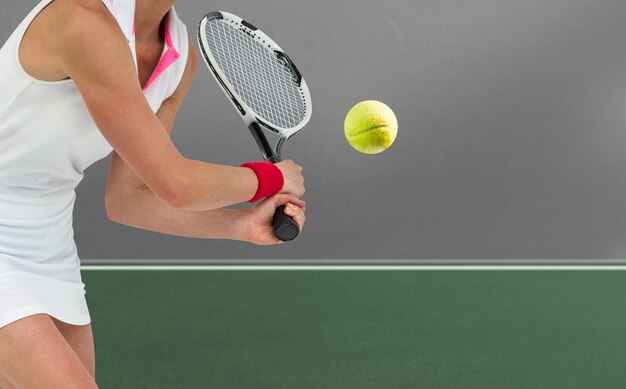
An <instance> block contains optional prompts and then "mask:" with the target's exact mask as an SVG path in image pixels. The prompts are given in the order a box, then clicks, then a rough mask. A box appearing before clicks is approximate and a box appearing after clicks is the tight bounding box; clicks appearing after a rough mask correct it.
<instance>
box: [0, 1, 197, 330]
mask: <svg viewBox="0 0 626 389" xmlns="http://www.w3.org/2000/svg"><path fill="white" fill-rule="evenodd" d="M52 1H53V0H44V1H42V2H41V3H39V5H37V6H36V7H35V9H34V10H33V11H32V12H31V13H30V14H29V15H28V16H27V17H26V19H25V20H24V21H23V22H22V23H21V24H20V25H19V26H18V27H17V29H16V30H15V32H14V33H13V34H12V35H11V37H10V38H9V39H8V41H7V42H6V44H5V45H4V46H3V47H2V49H0V327H1V326H2V324H3V323H2V321H3V320H4V322H5V323H6V322H8V320H13V319H15V317H17V316H16V315H17V314H16V313H15V312H18V313H19V312H21V313H20V314H23V313H24V312H25V311H24V310H25V309H26V310H28V309H30V310H32V311H36V312H39V311H43V312H53V313H55V315H57V316H56V317H57V318H65V319H66V321H67V322H73V323H86V322H88V312H87V310H86V306H85V303H84V298H83V294H84V290H83V284H82V283H81V277H80V261H79V258H78V254H77V250H76V245H75V243H74V237H73V232H74V231H73V229H72V212H73V207H74V199H75V191H74V189H75V188H76V186H77V185H78V184H79V183H80V181H81V179H82V178H83V172H84V170H85V169H86V168H87V167H89V166H90V165H91V164H93V163H94V162H96V161H98V160H99V159H102V158H104V157H106V156H107V155H108V154H110V153H111V151H112V148H111V146H110V145H109V144H108V143H107V141H106V139H105V138H104V137H103V136H102V134H101V133H100V131H99V130H98V128H97V127H96V125H95V124H94V122H93V120H92V118H91V116H90V114H89V112H88V110H87V107H86V106H85V103H84V101H83V99H82V97H81V95H80V93H79V91H78V89H77V88H76V85H75V84H74V82H73V81H72V80H65V81H58V82H45V81H40V80H36V79H34V78H33V77H31V76H30V75H28V74H27V73H26V72H25V71H24V69H23V68H22V66H21V65H20V62H19V59H18V48H19V45H20V42H21V41H22V37H23V35H24V33H25V31H26V29H27V28H28V26H29V25H30V23H31V22H32V20H33V19H34V18H35V17H36V16H37V14H38V13H39V12H40V11H41V10H42V9H43V8H44V7H46V6H47V5H48V4H50V3H51V2H52ZM103 2H104V4H105V6H106V7H107V8H108V9H109V10H110V11H111V14H112V15H113V16H114V17H115V19H116V20H117V22H118V23H119V25H120V28H121V30H122V31H123V33H124V35H125V36H126V38H127V40H128V43H129V45H130V47H131V49H132V51H133V54H134V53H135V50H134V47H135V39H134V28H133V25H134V23H133V21H134V10H135V0H103ZM166 18H167V19H166V22H167V23H166V27H167V28H166V34H165V45H164V50H163V55H162V57H161V60H160V62H159V65H158V67H157V69H156V70H155V72H154V74H153V75H152V77H151V78H150V82H149V83H148V84H147V85H146V87H145V88H144V95H145V96H146V99H147V100H148V102H149V104H150V106H151V107H152V109H153V110H154V111H155V112H156V111H157V110H158V109H159V107H160V106H161V104H162V102H163V101H164V100H165V99H167V98H168V97H169V96H171V95H172V93H174V91H175V90H176V88H177V87H178V84H179V83H180V80H181V79H182V76H183V73H184V71H185V67H186V63H187V54H188V49H189V47H188V42H189V41H188V36H187V30H186V28H185V26H184V24H183V23H182V22H181V21H180V20H179V19H178V17H177V16H176V12H175V10H174V9H173V8H172V10H171V11H170V12H169V13H168V15H167V16H166ZM135 60H136V58H135ZM17 286H19V288H18V289H19V291H20V292H19V293H18V292H16V291H17V290H18V289H16V288H17ZM3 288H4V289H3ZM13 294H15V295H16V296H15V297H12V296H13ZM18 295H19V296H18ZM7 296H8V297H7ZM61 299H64V300H61ZM72 302H73V303H72ZM41 307H44V308H41ZM41 309H43V310H41ZM7 312H13V313H12V314H7ZM3 314H4V316H3ZM7 317H8V319H7Z"/></svg>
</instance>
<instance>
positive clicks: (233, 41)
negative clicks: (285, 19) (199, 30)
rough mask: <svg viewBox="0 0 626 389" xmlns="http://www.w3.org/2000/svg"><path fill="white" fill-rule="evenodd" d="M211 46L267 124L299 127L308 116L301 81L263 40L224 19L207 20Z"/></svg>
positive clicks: (226, 72) (237, 85) (222, 65)
mask: <svg viewBox="0 0 626 389" xmlns="http://www.w3.org/2000/svg"><path fill="white" fill-rule="evenodd" d="M205 33H206V38H207V41H208V43H209V49H210V50H211V53H212V54H213V57H214V58H215V60H216V61H217V64H218V66H219V67H220V68H221V69H222V71H223V72H224V74H225V75H226V77H227V79H228V81H230V83H231V84H232V86H233V88H234V89H235V92H236V93H237V94H238V95H239V96H240V97H241V99H242V100H243V101H244V103H246V105H248V106H249V107H250V108H251V109H252V110H253V111H255V113H257V114H258V115H259V116H260V117H261V118H262V119H264V120H265V121H267V122H268V124H270V125H273V126H277V127H279V128H284V129H290V128H294V127H297V126H298V125H299V124H300V123H302V121H303V120H304V118H305V116H306V107H305V103H304V101H303V98H302V93H301V90H300V87H299V86H298V84H297V83H296V82H295V81H294V80H293V77H292V73H291V71H290V70H289V69H287V67H286V65H285V64H283V63H282V62H281V61H280V60H278V58H277V56H276V54H275V53H274V52H273V51H272V50H268V49H267V48H266V47H265V45H263V43H262V42H260V41H258V40H257V39H255V38H253V37H251V36H249V35H247V34H246V33H244V32H242V31H240V30H238V29H237V28H235V27H234V26H231V25H229V24H228V23H227V22H225V21H223V20H213V21H210V22H209V23H207V28H206V30H205Z"/></svg>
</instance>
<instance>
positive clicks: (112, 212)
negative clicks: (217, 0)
mask: <svg viewBox="0 0 626 389" xmlns="http://www.w3.org/2000/svg"><path fill="white" fill-rule="evenodd" d="M190 47H192V46H191V42H190ZM197 66H198V55H197V54H196V52H195V51H190V52H189V58H188V60H187V65H186V68H185V73H184V75H183V78H182V80H181V82H180V84H179V86H178V88H177V89H176V92H174V94H173V95H172V96H170V97H169V98H168V99H167V100H166V101H164V102H163V104H162V105H161V108H160V109H159V111H158V112H157V117H158V118H159V120H160V121H161V123H162V124H163V127H164V128H165V130H166V131H167V132H168V133H171V132H172V129H173V126H174V121H175V119H176V113H177V111H178V109H179V108H180V106H181V104H182V103H183V101H184V99H185V97H186V95H187V93H188V92H189V89H190V88H191V84H192V81H193V79H194V76H195V73H196V70H197ZM277 200H278V202H279V205H282V203H280V201H281V200H282V201H287V200H289V197H283V198H279V199H277ZM105 204H106V209H107V214H108V216H109V218H110V219H111V220H113V221H115V222H117V223H120V224H124V225H129V226H132V227H136V228H141V229H145V230H149V231H154V232H159V233H163V234H168V235H176V236H184V237H189V238H203V239H210V238H217V239H233V240H244V241H252V242H254V243H276V242H275V241H274V237H273V236H272V235H271V231H270V234H267V233H265V231H264V228H262V227H263V226H262V223H260V224H261V228H259V223H255V220H258V219H262V218H260V217H256V218H255V217H254V216H255V215H258V213H259V209H256V211H251V210H230V209H217V210H211V211H204V212H194V211H186V210H184V209H176V208H173V207H171V206H169V205H168V204H165V203H164V202H163V201H161V200H160V199H158V198H157V196H155V195H154V193H153V192H152V190H151V189H150V188H149V187H148V186H147V185H145V184H144V182H143V181H142V180H141V179H140V178H139V177H138V176H137V175H136V174H135V173H134V172H133V171H132V169H131V168H130V167H129V166H128V165H127V164H126V163H125V162H124V160H123V159H122V158H121V157H120V156H119V155H118V154H117V153H116V152H113V157H112V159H111V165H110V168H109V176H108V181H107V188H106V195H105ZM291 204H300V205H302V203H299V202H298V200H297V199H292V202H291ZM291 216H296V217H297V218H298V219H296V221H298V222H299V223H300V225H301V227H302V226H303V225H304V210H303V209H302V208H300V207H299V206H295V207H294V209H292V214H291ZM270 217H271V215H269V216H268V217H267V218H268V220H269V218H270Z"/></svg>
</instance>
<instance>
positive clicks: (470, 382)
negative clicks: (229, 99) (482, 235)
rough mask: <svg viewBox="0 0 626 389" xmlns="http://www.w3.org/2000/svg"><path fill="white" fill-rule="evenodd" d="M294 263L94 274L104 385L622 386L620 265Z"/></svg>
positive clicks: (624, 309) (89, 274)
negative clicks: (361, 264)
mask: <svg viewBox="0 0 626 389" xmlns="http://www.w3.org/2000/svg"><path fill="white" fill-rule="evenodd" d="M285 264H286V263H285V262H281V263H280V264H262V265H259V266H257V265H255V266H252V267H251V266H247V265H250V263H248V264H247V265H246V264H243V263H235V264H233V263H230V264H227V263H222V264H217V263H211V264H209V265H202V266H200V267H191V268H188V267H187V266H188V265H189V263H184V264H181V265H182V266H180V267H174V268H172V267H168V266H165V267H163V266H162V264H159V265H160V267H156V268H155V267H151V266H153V265H154V264H148V263H142V264H136V265H138V266H136V267H128V265H131V264H129V263H126V264H124V265H122V266H120V264H119V263H118V264H115V265H110V264H109V265H107V266H102V267H101V266H95V265H97V264H95V263H89V264H86V265H85V266H84V269H83V280H84V282H85V283H86V285H87V298H88V301H89V304H90V309H91V314H92V319H93V323H94V324H93V325H94V334H95V338H96V349H97V355H98V360H97V367H98V372H97V379H98V382H99V385H100V387H102V388H272V389H274V388H299V389H308V388H328V389H330V388H338V389H339V388H341V389H345V388H361V389H364V388H402V389H406V388H464V389H467V388H551V389H554V388H618V387H624V386H626V374H625V373H624V368H623V367H624V365H625V364H626V272H623V271H619V270H626V266H624V265H621V264H618V265H614V264H606V263H602V264H599V265H598V264H580V263H573V264H563V263H557V264H552V265H551V264H546V263H543V264H538V265H532V266H529V265H528V264H521V265H520V264H512V263H507V264H505V265H502V264H500V265H496V266H492V265H493V264H487V266H486V267H485V266H482V267H481V266H479V264H472V265H467V264H458V263H457V264H452V263H443V264H442V263H432V264H425V263H420V264H415V265H407V264H396V265H398V266H401V267H394V264H389V263H384V262H383V263H376V264H372V263H368V264H366V265H364V266H362V267H358V266H357V267H353V266H352V265H351V266H352V267H349V268H347V267H345V266H344V265H345V264H343V265H341V266H340V265H338V264H331V265H329V266H325V267H316V266H315V263H312V262H310V263H306V264H304V265H303V264H302V262H297V263H291V264H288V266H285ZM220 265H228V267H225V268H220V267H219V266H220ZM309 265H311V266H309ZM589 265H591V266H589ZM302 266H304V267H302ZM337 266H339V267H337ZM623 266H624V267H623ZM333 267H335V268H333ZM155 269H156V270H155ZM609 269H610V270H609ZM603 270H607V271H603Z"/></svg>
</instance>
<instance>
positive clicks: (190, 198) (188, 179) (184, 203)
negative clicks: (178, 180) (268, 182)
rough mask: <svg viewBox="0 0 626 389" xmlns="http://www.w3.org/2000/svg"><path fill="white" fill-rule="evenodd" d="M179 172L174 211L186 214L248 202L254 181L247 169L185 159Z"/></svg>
mask: <svg viewBox="0 0 626 389" xmlns="http://www.w3.org/2000/svg"><path fill="white" fill-rule="evenodd" d="M183 163H184V166H183V167H181V168H180V169H179V171H180V172H182V173H181V174H182V175H184V179H183V181H182V182H183V184H182V187H181V188H180V190H179V191H178V194H179V195H178V196H179V198H178V201H175V203H174V204H175V205H174V207H175V208H177V209H181V210H188V211H204V210H211V209H219V208H223V207H227V206H230V205H234V204H239V203H243V202H246V201H248V200H250V199H251V198H252V197H253V196H254V194H255V193H256V191H257V188H258V178H257V176H256V174H255V173H254V171H253V170H252V169H249V168H245V167H244V168H242V167H233V166H226V165H216V164H212V163H207V162H203V161H196V160H191V159H185V161H184V162H183Z"/></svg>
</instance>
